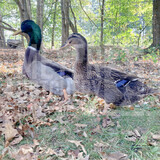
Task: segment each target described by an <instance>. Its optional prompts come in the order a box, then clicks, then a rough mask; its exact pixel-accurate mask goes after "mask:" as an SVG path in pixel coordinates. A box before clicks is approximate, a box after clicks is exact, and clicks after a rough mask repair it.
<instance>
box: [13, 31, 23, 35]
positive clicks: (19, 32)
mask: <svg viewBox="0 0 160 160" xmlns="http://www.w3.org/2000/svg"><path fill="white" fill-rule="evenodd" d="M21 33H22V31H21V30H18V31H15V32H14V33H13V36H16V35H18V34H21Z"/></svg>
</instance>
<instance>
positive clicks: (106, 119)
mask: <svg viewBox="0 0 160 160" xmlns="http://www.w3.org/2000/svg"><path fill="white" fill-rule="evenodd" d="M114 125H115V124H114V123H113V122H112V120H111V119H110V118H109V117H108V116H106V117H104V118H103V120H102V127H103V128H106V127H108V126H114Z"/></svg>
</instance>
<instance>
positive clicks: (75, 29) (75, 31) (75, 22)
mask: <svg viewBox="0 0 160 160" xmlns="http://www.w3.org/2000/svg"><path fill="white" fill-rule="evenodd" d="M69 7H70V10H71V13H72V16H73V20H74V24H73V23H72V21H71V20H70V18H69V25H70V28H71V29H72V32H74V33H77V32H78V30H77V20H76V16H75V14H74V11H73V9H72V5H71V3H70V6H69Z"/></svg>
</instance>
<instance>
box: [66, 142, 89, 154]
mask: <svg viewBox="0 0 160 160" xmlns="http://www.w3.org/2000/svg"><path fill="white" fill-rule="evenodd" d="M67 141H68V142H70V143H74V144H75V145H76V146H77V147H78V146H80V147H81V148H82V151H83V152H84V153H85V154H87V152H86V149H85V148H84V146H83V145H82V144H81V141H75V140H67Z"/></svg>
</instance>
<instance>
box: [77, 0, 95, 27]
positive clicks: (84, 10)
mask: <svg viewBox="0 0 160 160" xmlns="http://www.w3.org/2000/svg"><path fill="white" fill-rule="evenodd" d="M79 3H80V6H81V8H82V10H83V12H84V13H85V15H86V16H87V17H88V19H89V20H90V21H91V22H92V23H93V24H94V26H96V27H97V28H98V26H97V25H96V24H95V23H94V21H92V20H91V18H90V17H89V16H88V14H87V13H86V11H85V10H84V8H83V6H82V2H81V0H79Z"/></svg>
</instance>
